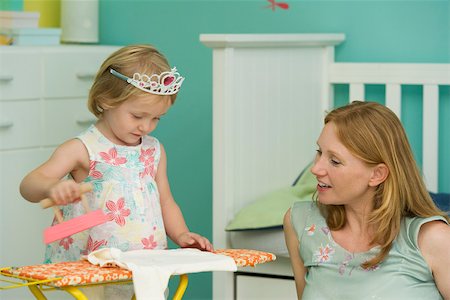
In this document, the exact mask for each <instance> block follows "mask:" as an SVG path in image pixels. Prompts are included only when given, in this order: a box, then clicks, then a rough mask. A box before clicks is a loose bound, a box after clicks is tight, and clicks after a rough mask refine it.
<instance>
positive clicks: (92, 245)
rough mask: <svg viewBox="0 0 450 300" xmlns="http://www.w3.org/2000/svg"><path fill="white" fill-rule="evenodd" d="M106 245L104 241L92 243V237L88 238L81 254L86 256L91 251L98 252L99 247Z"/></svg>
mask: <svg viewBox="0 0 450 300" xmlns="http://www.w3.org/2000/svg"><path fill="white" fill-rule="evenodd" d="M106 244H107V242H106V241H105V240H100V241H94V240H92V237H91V236H89V238H88V242H87V246H86V250H84V251H82V254H83V255H88V254H89V253H91V252H92V251H95V250H98V249H99V248H100V247H101V246H105V245H106Z"/></svg>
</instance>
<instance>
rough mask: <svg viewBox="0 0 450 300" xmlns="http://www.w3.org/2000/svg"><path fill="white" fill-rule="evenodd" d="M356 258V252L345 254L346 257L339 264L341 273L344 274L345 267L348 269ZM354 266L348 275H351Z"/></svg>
mask: <svg viewBox="0 0 450 300" xmlns="http://www.w3.org/2000/svg"><path fill="white" fill-rule="evenodd" d="M354 258H355V255H354V254H351V253H348V254H347V255H346V256H345V259H344V260H343V261H342V262H341V264H340V265H339V274H340V275H344V273H345V269H347V266H348V264H349V263H350V262H351V261H352V260H353V259H354ZM352 270H353V268H352V269H351V270H350V271H349V273H348V275H349V276H350V275H351V274H352Z"/></svg>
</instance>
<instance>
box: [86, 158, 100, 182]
mask: <svg viewBox="0 0 450 300" xmlns="http://www.w3.org/2000/svg"><path fill="white" fill-rule="evenodd" d="M96 165H97V162H96V161H93V160H91V161H90V162H89V176H90V177H92V178H95V179H100V178H102V177H103V174H102V173H101V172H100V171H97V170H96V169H95V166H96Z"/></svg>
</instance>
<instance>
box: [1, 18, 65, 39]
mask: <svg viewBox="0 0 450 300" xmlns="http://www.w3.org/2000/svg"><path fill="white" fill-rule="evenodd" d="M39 16H40V13H39V12H25V11H0V45H30V46H31V45H58V44H59V43H60V39H61V29H60V28H39V27H38V24H39Z"/></svg>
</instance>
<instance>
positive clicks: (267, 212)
mask: <svg viewBox="0 0 450 300" xmlns="http://www.w3.org/2000/svg"><path fill="white" fill-rule="evenodd" d="M309 168H310V166H308V167H306V168H305V170H304V172H303V173H302V175H301V176H300V178H299V179H298V180H297V182H296V183H295V185H293V186H288V187H285V188H281V189H278V190H275V191H272V192H270V193H268V194H265V195H262V196H261V197H259V198H258V199H257V200H255V201H254V202H252V203H250V204H249V205H247V206H245V207H243V208H242V209H241V210H240V211H239V212H238V213H237V214H236V216H235V217H234V218H233V220H231V222H230V223H229V224H228V226H227V227H226V228H225V230H226V231H238V230H251V229H264V228H273V227H280V226H282V225H283V218H284V214H285V213H286V211H287V210H288V209H289V208H290V207H291V206H292V204H293V203H294V202H296V201H311V200H312V195H313V193H314V191H315V190H316V185H317V180H316V178H315V177H314V175H312V174H311V172H310V171H309Z"/></svg>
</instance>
